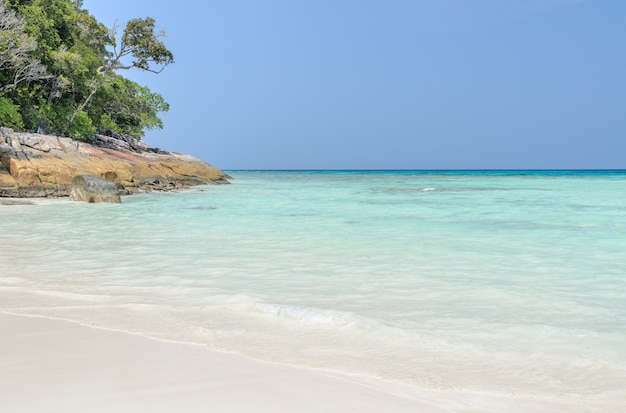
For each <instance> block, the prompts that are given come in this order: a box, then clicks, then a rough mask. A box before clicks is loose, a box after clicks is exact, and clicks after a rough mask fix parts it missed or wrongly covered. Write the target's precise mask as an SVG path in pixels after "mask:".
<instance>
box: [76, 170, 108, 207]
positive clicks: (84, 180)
mask: <svg viewBox="0 0 626 413" xmlns="http://www.w3.org/2000/svg"><path fill="white" fill-rule="evenodd" d="M70 200H72V201H80V202H89V203H94V202H112V203H120V194H119V193H118V191H117V185H115V183H113V182H111V181H107V180H106V179H102V178H100V177H98V176H95V175H76V176H75V177H74V179H73V180H72V191H71V192H70Z"/></svg>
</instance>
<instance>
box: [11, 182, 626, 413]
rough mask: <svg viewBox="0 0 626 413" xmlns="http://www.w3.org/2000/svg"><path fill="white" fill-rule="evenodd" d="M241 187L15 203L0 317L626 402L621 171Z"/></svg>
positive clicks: (455, 384)
mask: <svg viewBox="0 0 626 413" xmlns="http://www.w3.org/2000/svg"><path fill="white" fill-rule="evenodd" d="M230 174H231V175H232V176H233V178H234V179H233V181H232V185H225V186H206V187H197V188H193V189H191V190H189V191H185V192H180V193H151V194H140V195H135V196H131V197H125V198H124V199H123V203H122V204H119V205H112V204H96V205H87V204H77V203H71V202H69V201H67V200H56V201H54V200H53V201H41V202H40V203H39V204H38V205H36V206H32V207H23V206H21V207H16V206H4V207H0V222H2V234H3V235H2V237H1V238H0V251H1V252H0V254H1V255H0V257H1V260H0V262H1V264H2V270H1V272H0V293H2V294H1V295H0V297H1V299H0V311H6V312H12V313H19V314H30V315H40V316H45V317H53V318H62V319H70V320H73V321H77V322H80V323H85V324H89V325H97V326H100V327H105V328H112V329H118V330H126V331H132V332H135V333H139V334H144V335H148V336H152V337H159V338H165V339H170V340H177V341H189V342H198V343H205V344H206V345H208V346H209V347H211V348H214V349H218V350H225V351H232V352H238V353H241V354H244V355H247V356H250V357H254V358H259V359H263V360H269V361H276V362H281V363H287V364H294V365H300V366H308V367H318V368H324V369H333V370H340V371H345V372H350V373H357V374H367V375H371V376H375V377H381V378H384V379H389V380H397V381H401V382H404V383H411V384H413V385H416V386H422V387H428V388H435V389H462V390H468V391H482V392H490V393H502V394H523V395H528V397H546V398H548V397H555V396H557V395H558V396H559V397H562V396H566V397H578V398H581V400H585V401H587V402H589V403H591V404H590V406H596V405H597V406H601V407H606V409H609V410H610V409H611V408H613V407H612V406H614V405H616V403H619V402H616V401H617V400H621V401H624V400H626V172H624V171H334V172H333V171H264V172H255V171H233V172H230ZM609 410H603V409H602V408H600V410H598V411H609ZM590 411H591V410H590ZM615 411H618V410H615Z"/></svg>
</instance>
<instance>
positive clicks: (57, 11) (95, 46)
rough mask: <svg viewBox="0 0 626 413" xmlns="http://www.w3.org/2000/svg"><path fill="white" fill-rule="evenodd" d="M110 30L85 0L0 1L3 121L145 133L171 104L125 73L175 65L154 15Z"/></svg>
mask: <svg viewBox="0 0 626 413" xmlns="http://www.w3.org/2000/svg"><path fill="white" fill-rule="evenodd" d="M119 29H120V26H115V27H112V28H107V27H105V26H104V25H103V24H102V23H100V22H98V21H97V20H96V19H95V18H94V17H93V16H92V15H90V14H89V12H88V11H87V10H85V9H83V7H82V1H81V0H0V126H8V127H12V128H14V129H18V130H32V131H35V130H43V131H46V132H48V133H53V134H58V135H64V136H71V137H72V138H75V139H84V140H89V139H91V137H92V135H93V133H94V132H95V131H96V129H97V128H103V129H112V130H114V131H116V132H118V133H121V134H125V135H129V136H133V137H135V138H141V136H143V135H144V133H145V131H146V130H148V129H153V128H162V127H163V123H162V121H161V119H160V118H159V117H158V114H159V113H160V112H164V111H167V110H168V109H169V105H168V104H167V102H165V100H164V99H163V97H162V96H161V95H159V94H158V93H154V92H151V91H150V89H148V88H147V87H145V86H141V85H139V84H137V83H136V82H133V81H131V80H129V79H126V78H124V77H123V76H122V75H121V74H119V72H120V71H123V70H128V69H133V68H135V69H139V70H144V71H149V72H154V73H160V72H161V71H162V70H163V69H164V68H165V67H166V66H167V65H169V64H171V63H173V62H174V56H173V54H172V52H170V51H169V50H168V49H167V47H166V46H165V44H164V43H163V42H162V41H161V38H162V37H163V36H164V35H165V33H164V32H163V31H160V30H158V29H157V28H156V22H155V20H154V19H153V18H151V17H146V18H136V19H133V20H131V21H129V22H128V23H127V24H126V25H125V26H124V28H123V30H122V32H121V34H119V33H118V32H119Z"/></svg>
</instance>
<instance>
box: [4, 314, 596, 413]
mask: <svg viewBox="0 0 626 413" xmlns="http://www.w3.org/2000/svg"><path fill="white" fill-rule="evenodd" d="M0 332H1V333H0V334H1V337H0V338H1V339H0V411H2V412H19V413H22V412H42V413H43V412H46V413H52V412H63V413H72V412H117V413H119V412H173V411H177V412H228V413H236V412H272V413H280V412H289V413H297V412H342V413H346V412H359V413H362V412H363V413H364V412H448V413H449V412H464V413H470V412H475V413H477V412H505V411H506V412H525V413H528V412H572V411H581V412H582V411H590V410H587V409H585V408H584V406H581V405H580V404H578V406H573V405H572V404H570V403H567V405H565V404H563V403H564V401H556V400H553V401H550V402H547V401H540V400H533V399H528V398H517V397H514V396H511V397H504V396H494V395H485V394H473V393H463V392H445V393H444V392H438V391H431V390H421V389H414V388H412V387H409V386H401V385H397V384H395V383H394V384H392V383H386V382H381V381H378V380H375V379H369V378H365V377H356V376H348V375H341V374H335V373H330V372H324V371H317V370H310V369H300V368H295V367H289V366H282V365H275V364H270V363H263V362H258V361H254V360H249V359H246V358H244V357H241V356H237V355H233V354H226V353H219V352H214V351H210V350H209V349H207V348H206V347H204V346H199V345H191V344H180V343H170V342H163V341H158V340H153V339H149V338H145V337H140V336H136V335H131V334H126V333H121V332H114V331H108V330H101V329H95V328H90V327H87V326H82V325H78V324H74V323H70V322H66V321H59V320H50V319H44V318H32V317H24V316H16V315H8V314H2V313H0ZM573 407H578V408H574V409H572V408H573Z"/></svg>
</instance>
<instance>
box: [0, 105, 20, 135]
mask: <svg viewBox="0 0 626 413" xmlns="http://www.w3.org/2000/svg"><path fill="white" fill-rule="evenodd" d="M0 126H5V127H7V128H11V129H13V130H18V131H19V130H24V121H23V119H22V115H21V114H20V108H19V107H18V106H16V105H14V104H13V102H11V100H10V99H7V98H4V97H0Z"/></svg>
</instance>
